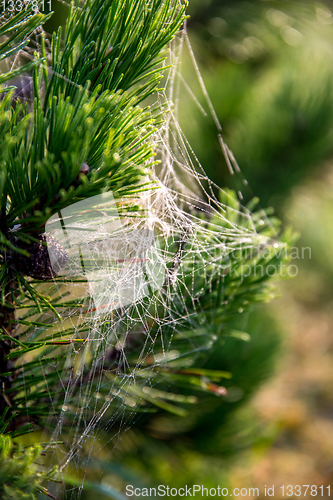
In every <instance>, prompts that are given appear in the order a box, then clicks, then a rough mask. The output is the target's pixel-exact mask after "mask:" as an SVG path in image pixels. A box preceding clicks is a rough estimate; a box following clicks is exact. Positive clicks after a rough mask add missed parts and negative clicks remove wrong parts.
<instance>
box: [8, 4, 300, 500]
mask: <svg viewBox="0 0 333 500" xmlns="http://www.w3.org/2000/svg"><path fill="white" fill-rule="evenodd" d="M23 5H24V8H22V10H21V11H20V12H14V13H13V14H12V13H8V12H4V13H3V15H2V17H1V19H0V21H1V25H0V40H1V43H0V63H1V62H3V63H4V64H3V65H2V66H1V75H0V85H1V89H0V90H1V93H2V99H1V101H0V287H1V292H0V380H1V394H0V411H1V416H0V463H1V464H4V467H2V465H1V473H0V491H1V495H2V498H4V499H10V498H17V499H19V498H22V499H23V498H24V499H25V498H26V499H30V498H31V499H33V498H35V495H36V494H37V493H38V492H41V491H44V492H45V494H49V493H48V492H47V491H46V490H45V488H44V487H43V486H42V482H43V481H44V480H45V479H50V478H51V477H53V476H54V473H55V470H54V469H53V468H52V467H51V466H50V468H48V466H44V468H43V467H42V468H41V467H40V466H38V465H37V463H36V462H37V459H38V457H39V456H40V453H41V452H42V451H43V449H44V448H45V450H46V451H48V450H49V449H50V447H52V446H54V445H55V443H53V442H52V441H51V442H50V443H46V444H43V445H41V444H40V443H38V438H37V437H36V444H35V445H34V446H29V447H27V446H25V445H23V444H21V445H19V444H18V442H20V440H21V442H24V440H23V441H22V436H23V435H24V434H26V433H32V434H31V435H32V436H33V435H34V431H36V430H41V429H42V430H44V432H49V435H50V436H51V434H52V429H54V427H55V426H56V425H57V422H59V418H60V417H59V416H60V414H61V413H62V412H64V411H66V410H67V407H66V408H65V409H64V401H65V396H66V394H65V393H66V387H65V385H66V384H63V383H60V381H59V373H61V374H62V376H63V377H65V379H66V381H67V387H68V383H69V381H70V380H71V381H72V385H71V390H72V392H71V394H70V396H71V404H72V415H70V411H69V412H68V413H67V415H68V416H67V417H66V419H63V420H62V421H61V422H62V423H61V426H62V436H66V429H67V428H68V436H69V438H68V442H66V443H63V444H60V445H59V446H63V447H65V446H68V447H69V448H70V447H71V440H72V437H70V436H71V434H70V432H71V430H72V429H73V428H74V427H75V426H76V427H75V428H76V431H75V432H76V434H75V438H76V439H77V436H78V435H79V434H80V432H83V430H82V429H81V427H80V425H82V422H79V421H78V419H76V416H75V415H76V411H77V410H78V409H79V408H80V398H81V397H82V394H81V392H80V387H82V385H84V384H90V385H89V387H90V389H91V391H90V392H91V393H97V392H98V398H99V399H98V401H96V402H95V406H94V410H92V411H94V412H95V415H96V414H99V413H98V412H99V411H101V408H103V398H105V397H106V395H107V392H105V393H103V387H104V386H105V385H106V384H104V385H102V384H101V377H102V376H104V374H105V373H106V375H105V376H106V377H107V378H108V380H109V384H112V386H113V388H115V387H117V384H119V387H118V389H117V390H118V393H117V395H118V394H121V391H125V389H124V386H123V380H124V378H121V376H122V375H123V374H124V372H125V365H126V370H127V371H128V370H129V373H130V370H131V366H133V367H136V373H137V376H138V377H139V378H140V377H141V380H146V379H147V376H148V375H147V373H148V372H149V377H152V376H154V377H156V383H161V387H162V389H163V391H165V392H164V393H163V391H162V390H161V391H159V392H158V391H157V392H156V393H150V392H149V391H142V390H140V387H141V386H140V387H139V388H137V387H135V386H127V387H126V391H127V396H126V397H127V399H128V400H129V402H128V406H129V408H130V411H131V412H133V406H135V405H137V407H138V408H139V407H140V404H141V403H140V402H142V401H145V404H146V403H150V404H153V405H155V406H156V407H158V408H160V409H163V411H172V412H174V413H176V414H178V415H185V414H186V411H185V410H184V408H182V404H180V405H178V406H177V405H173V404H170V403H168V402H166V400H167V399H168V396H167V390H168V389H167V386H168V383H170V380H172V382H173V383H174V384H177V383H178V382H177V381H179V392H182V390H184V391H185V395H184V397H183V399H182V398H181V397H180V395H179V397H178V401H180V402H181V403H182V402H185V405H186V404H189V402H190V401H192V400H191V399H189V398H188V396H186V394H187V393H188V391H189V390H195V391H198V390H199V391H201V392H203V393H205V392H206V393H207V392H211V393H212V392H213V393H216V394H217V395H218V396H221V395H222V394H223V393H224V392H223V389H222V388H220V389H219V390H218V388H217V386H216V384H215V382H218V381H219V380H220V379H221V378H223V376H225V374H223V372H216V373H215V374H213V373H208V371H206V372H205V371H200V367H199V366H198V367H194V368H193V369H192V371H191V370H186V369H184V370H182V369H183V368H188V367H189V366H190V365H191V364H193V363H194V360H195V359H196V358H195V357H194V356H191V353H189V351H188V346H186V347H185V343H184V342H183V337H184V334H185V333H186V337H187V338H190V336H191V339H192V340H191V342H192V341H193V342H194V340H195V342H196V345H197V346H198V345H199V344H200V345H201V346H204V351H205V352H206V351H207V350H209V349H212V348H213V345H214V338H215V337H216V334H218V335H229V334H230V332H231V331H232V323H233V317H234V316H235V315H236V314H237V313H238V311H239V308H240V306H241V307H242V308H245V309H246V308H248V307H249V306H250V305H251V304H252V303H253V302H259V301H265V300H267V299H268V298H269V297H270V291H269V288H268V287H267V283H266V282H267V281H269V280H270V275H269V272H268V271H266V270H267V268H268V266H269V265H275V266H279V265H280V264H281V263H283V262H284V261H286V259H287V254H286V253H285V252H281V253H280V254H276V253H274V252H273V250H272V249H273V239H274V238H275V239H274V242H275V245H276V241H277V240H276V234H277V231H278V221H276V220H275V219H272V218H267V217H266V216H265V215H263V213H262V211H258V212H257V213H256V214H254V215H253V216H252V215H251V217H250V216H249V214H250V210H252V209H253V206H252V207H247V208H245V209H244V208H242V207H241V205H240V204H239V202H238V201H237V200H236V197H235V195H234V194H232V193H227V195H226V196H225V197H224V198H221V200H220V201H221V207H222V206H223V207H224V209H223V210H221V213H222V212H223V218H222V216H221V214H219V213H216V215H211V214H209V216H207V217H206V219H203V218H202V217H201V216H200V217H199V216H198V215H197V214H194V217H195V220H196V224H199V225H201V226H202V227H203V233H202V234H203V235H205V236H203V235H198V233H197V232H195V231H192V233H191V234H190V235H189V236H186V237H185V238H183V240H181V238H180V239H179V238H178V240H177V241H173V242H172V243H170V242H169V240H168V239H166V240H165V241H166V243H165V245H169V247H168V252H169V253H168V255H170V258H169V259H168V260H167V262H166V269H167V273H166V274H167V276H172V277H174V276H175V275H176V274H177V272H180V273H183V275H182V276H183V279H182V280H180V281H179V284H177V282H175V281H174V280H171V279H166V284H165V285H164V289H163V290H164V291H163V292H161V294H163V293H165V295H167V296H168V297H169V303H168V305H169V313H168V314H169V316H168V321H165V322H164V323H163V325H162V326H160V327H159V328H158V327H157V326H156V325H157V324H158V320H159V319H160V317H161V316H162V312H161V311H162V309H163V308H161V307H160V305H158V306H156V304H158V303H159V302H160V303H162V300H160V299H158V296H157V295H158V294H157V292H152V294H154V293H155V297H157V298H156V299H155V303H154V304H155V305H154V306H152V305H151V304H149V303H148V302H147V303H145V302H142V303H141V304H140V305H138V307H137V312H136V317H135V320H136V324H138V323H139V321H140V318H141V317H143V316H144V313H143V311H148V312H149V314H148V313H147V316H149V318H150V319H149V321H150V323H149V322H147V324H148V323H149V325H148V327H149V328H150V335H151V336H153V333H154V332H155V333H156V339H157V337H158V339H159V340H156V342H155V344H154V346H155V347H154V349H156V350H158V348H159V347H158V346H160V350H161V352H162V344H163V342H165V339H166V338H169V342H170V338H171V330H172V328H173V331H174V330H175V327H174V326H172V327H171V326H170V324H171V320H170V317H171V313H172V315H173V322H174V323H178V324H177V332H178V336H177V335H174V340H173V342H174V346H176V347H177V352H178V353H179V361H178V362H175V361H173V363H171V364H170V365H169V364H168V363H167V361H165V362H164V365H163V366H162V368H161V369H160V370H158V371H157V370H156V364H155V365H154V364H153V362H152V361H151V359H152V357H151V356H149V355H148V354H149V353H147V352H146V354H145V357H143V356H142V352H143V350H144V349H145V346H146V344H147V338H148V337H147V338H146V337H145V336H144V332H145V331H146V330H147V328H148V327H147V325H145V324H143V325H142V327H141V330H140V329H139V330H138V329H136V330H135V329H134V330H131V329H130V328H131V327H130V325H129V326H127V331H126V332H123V333H124V335H125V333H126V335H127V336H126V337H124V336H123V337H122V338H123V339H124V338H125V342H123V344H122V347H120V346H119V343H118V344H117V345H116V344H115V345H114V346H113V347H106V346H105V345H104V344H103V343H101V344H100V346H99V349H100V351H98V349H97V351H98V352H97V354H96V353H95V354H94V356H95V357H94V358H93V360H94V361H91V359H92V356H91V352H90V351H89V350H87V351H85V355H84V356H83V355H81V354H80V352H81V350H82V351H83V350H84V344H85V343H86V342H85V341H86V339H87V335H88V334H87V331H88V330H89V328H91V326H89V325H88V326H87V324H86V323H85V322H81V323H77V324H75V322H74V323H73V322H72V323H68V321H67V319H68V318H69V317H71V318H75V315H76V314H77V311H80V310H82V308H84V307H85V302H84V298H82V299H81V298H80V297H79V298H78V297H76V298H68V297H67V294H66V293H63V292H62V290H63V289H62V288H61V286H66V283H67V282H68V278H66V277H65V278H63V277H62V276H61V272H62V270H63V269H64V268H66V265H67V263H68V260H69V256H68V254H67V252H66V250H65V249H64V248H63V247H62V245H61V244H60V243H59V242H58V241H57V240H56V239H53V240H52V236H51V237H50V238H49V239H48V241H47V242H46V237H45V224H46V223H47V221H48V220H49V219H50V218H51V217H52V216H54V215H55V214H58V213H60V212H61V210H63V209H65V208H67V207H70V206H72V205H74V204H75V203H77V202H80V201H83V200H86V199H89V198H92V197H94V196H97V195H100V194H102V193H106V192H112V195H113V197H114V199H115V201H116V202H117V203H118V211H119V214H120V216H124V217H125V216H126V217H133V218H135V219H137V218H138V217H143V218H144V217H145V208H144V207H143V206H140V202H139V201H138V200H139V199H140V196H141V195H142V193H148V192H152V193H153V192H155V191H156V190H158V189H159V188H160V184H159V181H158V179H157V177H156V176H155V174H154V173H153V172H154V165H155V163H156V140H155V139H154V137H155V134H156V131H157V130H158V127H159V126H160V124H161V123H162V121H163V116H161V114H162V112H161V110H160V107H158V106H155V105H148V104H147V103H148V102H150V100H149V99H150V98H151V96H152V95H154V94H156V92H157V91H158V87H159V84H160V81H161V75H162V70H163V64H164V55H165V54H164V51H165V49H166V47H167V45H168V43H169V42H170V41H171V40H172V39H173V38H174V36H175V34H176V33H177V31H178V30H179V29H180V28H181V26H182V24H183V21H184V16H185V7H186V5H185V3H184V4H183V5H181V3H180V2H178V1H176V0H149V1H147V0H87V1H84V2H80V1H78V0H75V1H73V2H72V3H71V4H70V5H69V14H68V18H67V23H66V28H65V31H64V33H62V32H61V28H59V29H58V31H57V32H56V33H53V34H52V36H51V38H47V37H46V36H45V34H44V32H43V31H42V30H41V26H42V25H43V24H44V23H45V22H46V21H47V20H48V18H49V17H50V16H51V14H43V13H40V12H39V11H38V10H36V9H35V10H34V8H33V4H32V3H31V2H29V1H28V2H26V3H24V4H23ZM36 40H38V44H37V45H38V47H39V50H38V51H36V52H34V53H33V56H32V57H31V59H30V60H29V61H28V62H26V60H24V57H22V54H30V55H31V54H32V51H31V46H32V45H33V44H32V41H35V42H36ZM15 57H19V58H20V61H21V63H20V65H19V66H17V65H16V66H15V69H6V70H5V71H2V70H3V69H4V68H10V67H11V62H12V61H13V58H15ZM13 67H14V66H13ZM22 75H32V76H31V79H32V80H31V81H32V84H31V96H30V99H29V102H28V103H24V102H21V101H22V99H20V96H19V93H18V89H17V88H16V86H15V84H11V82H13V81H16V80H15V78H18V77H20V76H22ZM133 200H134V201H133ZM241 213H242V216H236V215H235V214H241ZM262 217H266V218H265V222H264V223H263V221H262ZM171 218H172V217H171V216H170V217H169V220H170V219H171ZM184 220H185V219H184ZM201 226H200V227H201ZM230 228H231V230H232V231H234V233H230V232H229V233H228V235H229V236H228V237H227V236H224V237H223V238H224V239H223V241H224V244H225V245H228V244H230V242H231V240H232V238H231V236H232V234H233V235H235V234H236V235H237V234H239V236H241V235H242V234H243V235H244V234H247V235H248V238H250V239H251V238H252V240H251V241H252V243H251V244H252V245H255V244H256V242H257V241H258V237H259V235H261V237H262V238H263V239H264V240H265V241H266V246H265V253H264V254H258V255H256V256H253V255H251V256H250V257H249V255H248V254H246V252H243V253H241V254H239V255H238V257H237V259H233V258H231V259H230V255H229V257H228V256H226V255H222V254H221V255H218V256H216V257H214V259H215V260H214V259H213V260H212V262H211V269H210V273H211V274H210V279H209V280H207V278H206V276H205V277H202V275H200V273H197V271H198V270H200V269H201V268H202V266H203V262H204V261H205V265H206V262H207V261H208V259H210V258H211V256H210V249H211V248H213V246H214V244H215V243H216V241H217V239H218V238H220V235H221V234H222V235H223V234H224V233H225V232H226V231H227V230H228V231H230ZM236 228H237V230H236ZM239 228H242V231H243V233H241V232H240V229H239ZM237 231H238V233H237ZM208 234H209V235H210V236H207V235H208ZM228 238H229V239H228ZM290 239H291V236H290V234H289V233H285V234H284V235H282V236H281V237H280V241H279V243H278V244H279V245H282V246H283V248H285V247H287V246H288V243H289V242H290ZM247 241H249V239H248V240H247ZM260 241H261V240H260ZM50 246H52V252H53V254H56V255H57V259H56V260H57V264H58V267H57V268H56V269H55V268H54V266H52V265H51V262H50V256H49V251H48V250H49V247H50ZM194 247H196V248H202V249H203V251H202V254H201V255H200V254H198V252H197V253H196V255H195V256H194V258H193V256H192V254H191V252H192V253H193V248H194ZM165 248H166V246H165V247H164V248H163V247H162V250H163V251H164V250H165ZM186 256H187V261H186V262H185V260H186ZM182 259H184V262H185V264H186V265H185V264H184V269H185V268H186V270H184V269H183V270H182ZM223 259H225V260H228V266H229V268H230V269H232V272H228V273H226V272H225V269H226V266H225V265H224V260H223ZM217 261H218V265H217ZM245 261H246V262H247V263H248V265H249V266H250V269H251V270H253V267H254V265H255V264H256V263H257V261H260V264H261V265H262V267H263V269H264V270H265V271H264V273H263V274H262V275H261V277H258V276H256V275H254V274H253V272H252V273H247V276H246V277H244V276H241V274H240V273H239V272H238V270H239V266H240V264H241V263H242V262H245ZM189 266H192V267H191V269H190V271H189ZM186 273H187V274H186ZM197 276H199V277H198V278H197ZM189 290H190V292H189ZM198 304H200V308H199V307H198ZM244 304H245V305H244ZM171 306H172V307H171ZM163 313H164V312H163ZM153 315H155V316H154V317H153ZM125 316H126V314H125ZM152 318H153V319H152ZM73 321H74V320H73ZM129 323H130V322H129ZM123 324H124V320H123ZM108 325H110V318H109V319H108V318H106V319H105V320H104V323H103V321H99V328H100V331H101V332H102V333H103V328H104V329H105V328H108V327H109V326H108ZM154 328H155V330H154ZM182 332H183V333H182ZM172 335H173V333H172ZM193 345H194V344H193ZM125 350H126V356H125V355H124V352H125ZM87 352H88V354H87ZM89 353H90V354H89ZM103 353H104V354H103ZM80 356H81V358H80ZM125 358H126V362H125ZM184 358H186V359H187V361H186V362H185V364H184ZM156 359H157V357H156V358H155V363H156ZM50 360H52V362H50ZM71 363H72V365H71ZM80 363H81V365H80V366H81V367H82V366H83V368H82V374H81V375H80V376H81V379H80V382H78V381H77V380H76V381H73V380H74V378H73V375H72V371H73V370H72V368H73V367H74V365H75V369H76V370H77V366H78V364H80ZM106 363H107V364H108V367H107V368H106ZM55 367H56V368H55ZM138 367H140V368H142V370H141V371H140V370H138ZM71 370H72V371H71ZM66 373H68V375H65V374H66ZM119 374H120V375H119ZM118 375H119V380H118V378H117V377H118ZM201 376H202V377H204V380H205V383H202V380H201ZM207 377H211V380H212V381H214V383H212V382H211V381H208V382H207ZM168 380H169V382H167V384H165V382H166V381H168ZM200 380H201V382H200ZM175 381H176V382H175ZM163 384H164V385H163ZM184 388H185V389H184ZM113 393H115V389H114V392H113ZM128 394H129V396H128ZM163 394H164V395H163ZM126 397H125V396H124V397H122V399H121V403H120V402H119V406H120V404H121V405H122V406H124V404H125V405H126V404H127V399H126ZM186 398H187V399H186ZM171 399H172V398H171ZM176 400H177V399H176ZM133 401H134V404H133ZM75 408H76V409H75ZM82 408H83V406H82ZM116 410H117V399H115V401H114V405H113V411H114V412H116ZM85 411H86V410H85ZM88 411H89V410H87V412H88ZM110 411H111V410H110V408H109V409H108V412H109V413H105V414H104V413H103V412H102V411H101V414H102V415H103V418H105V419H106V420H107V419H110ZM87 414H88V413H87ZM87 418H88V417H86V416H85V419H86V420H87ZM82 420H83V419H82ZM95 420H96V419H95ZM99 420H102V417H100V418H99ZM96 421H97V420H96ZM36 436H37V434H36ZM45 450H44V451H45ZM73 454H74V455H75V453H73Z"/></svg>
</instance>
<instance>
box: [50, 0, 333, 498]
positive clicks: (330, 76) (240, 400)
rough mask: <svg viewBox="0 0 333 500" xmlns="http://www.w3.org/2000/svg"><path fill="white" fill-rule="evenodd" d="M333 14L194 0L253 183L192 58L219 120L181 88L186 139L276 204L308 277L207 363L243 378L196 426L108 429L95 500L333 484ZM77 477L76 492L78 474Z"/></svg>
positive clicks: (292, 4)
mask: <svg viewBox="0 0 333 500" xmlns="http://www.w3.org/2000/svg"><path fill="white" fill-rule="evenodd" d="M331 9H332V10H333V4H331V3H330V2H326V3H323V2H314V1H306V0H305V1H304V0H303V1H295V0H294V1H270V0H265V1H260V0H258V1H239V0H232V1H225V0H190V6H189V14H190V16H191V17H190V19H189V20H188V34H189V38H190V41H191V44H192V46H193V50H194V53H195V55H196V57H197V61H198V65H199V67H200V71H201V74H202V77H203V79H204V82H205V84H206V86H207V89H208V92H209V95H210V98H211V100H212V103H213V106H214V108H215V110H216V112H217V116H218V118H219V121H220V122H221V124H222V127H223V137H224V139H225V141H226V143H227V144H228V146H229V147H230V149H231V150H232V151H233V153H234V155H235V157H236V159H237V161H238V163H239V165H240V168H241V170H242V174H241V176H239V175H238V176H235V178H234V177H232V176H230V174H229V172H228V169H227V167H226V164H225V161H224V159H223V155H222V152H221V149H220V146H219V142H218V139H217V129H216V126H215V124H214V121H213V119H212V118H211V117H210V116H209V113H208V109H207V104H206V102H205V100H204V98H203V96H202V93H201V91H200V87H199V83H198V81H197V78H196V75H195V71H194V68H193V65H192V63H191V60H190V57H189V54H188V52H187V51H186V48H184V54H183V63H182V76H183V78H184V79H185V81H186V84H187V86H188V87H189V88H190V89H191V91H192V93H193V94H194V95H195V96H196V99H197V100H198V103H199V104H200V106H202V107H203V108H204V109H205V110H206V111H207V113H208V115H207V116H206V115H204V114H203V113H202V112H201V111H200V109H199V107H200V106H198V103H197V102H195V100H194V99H193V98H192V96H191V93H190V92H189V91H188V88H187V87H186V86H181V89H180V96H179V102H180V106H179V113H180V115H179V120H180V124H181V126H182V129H183V131H184V133H185V135H186V137H187V138H188V140H189V143H190V144H191V145H192V146H193V148H194V151H195V154H196V155H197V157H198V158H199V160H200V162H201V164H202V166H203V168H204V170H205V171H206V173H207V175H208V177H210V178H211V179H212V180H213V181H214V182H215V183H216V184H217V185H219V186H221V187H225V186H226V187H231V188H236V189H238V183H239V180H240V179H241V180H242V179H246V180H247V181H248V183H249V189H248V191H247V192H245V193H244V195H245V196H246V197H247V198H248V199H249V198H250V197H251V196H253V195H255V196H259V198H260V200H261V205H262V206H263V207H267V206H272V207H274V209H275V211H276V212H277V214H278V216H279V217H280V218H281V219H282V220H283V223H284V224H285V225H288V224H291V225H292V226H293V227H294V229H295V230H296V231H299V232H300V234H301V236H300V239H299V241H298V246H299V247H300V248H301V247H309V248H311V255H310V258H309V252H307V253H306V256H307V258H304V259H299V260H297V262H296V261H293V264H296V265H297V266H298V274H297V276H296V278H294V279H293V280H288V281H284V282H281V283H280V284H279V295H280V298H279V299H276V300H275V301H274V302H273V303H271V304H269V305H267V306H264V307H263V306H260V308H259V307H258V308H255V309H254V310H253V312H252V313H251V314H250V315H249V317H245V316H244V318H242V319H241V321H242V322H244V324H246V327H244V328H246V331H248V332H249V333H250V336H251V338H250V340H249V341H248V342H244V341H242V340H239V339H235V338H230V339H228V341H226V342H225V343H223V344H222V343H221V345H219V346H218V347H217V349H216V351H215V352H214V353H213V354H212V355H211V357H210V359H208V360H207V361H206V364H205V366H206V367H207V368H215V369H220V370H227V371H229V370H230V371H231V372H232V373H233V378H232V379H231V380H227V381H226V384H225V385H226V387H227V388H228V391H229V392H228V396H226V397H218V396H215V395H212V396H210V397H207V400H206V401H205V402H204V403H205V404H202V405H200V407H198V408H196V409H195V410H193V412H192V413H191V414H190V415H188V417H186V418H184V417H179V416H177V415H172V414H166V413H163V412H157V413H154V414H147V415H145V416H142V417H140V418H137V417H136V418H135V420H134V422H133V423H131V424H130V425H129V428H128V430H127V431H126V432H124V433H123V434H122V435H121V438H120V439H117V438H112V432H114V433H116V430H113V431H112V430H105V432H104V433H101V434H100V436H99V438H98V439H97V440H96V441H95V442H94V445H91V446H93V452H92V453H91V452H90V456H94V457H95V458H93V459H91V461H90V462H88V463H87V464H85V467H84V469H85V481H86V483H87V484H86V489H85V491H84V493H83V496H82V498H83V499H84V500H87V499H90V498H92V495H93V494H95V493H98V495H99V498H101V499H103V498H112V497H114V498H115V496H114V495H116V494H115V493H114V491H115V490H116V491H123V492H124V487H125V485H126V484H133V485H137V486H140V487H149V486H156V485H159V484H170V485H172V486H173V487H180V486H184V485H185V484H188V485H191V484H203V485H204V486H206V487H209V488H210V487H217V485H221V486H228V487H230V488H235V487H240V488H241V487H245V488H249V487H258V488H260V491H261V493H262V494H261V495H260V498H263V497H264V486H265V485H268V486H269V485H272V484H275V488H276V491H277V493H276V495H275V497H276V498H282V496H281V495H280V493H279V492H281V490H280V489H279V487H280V486H281V485H297V484H310V485H312V484H313V485H318V486H320V485H325V486H327V485H329V484H330V482H331V480H332V479H333V451H332V450H333V390H332V387H333V384H332V382H333V370H332V366H333V365H332V362H333V335H332V326H333V312H332V311H333V307H332V306H333V291H332V284H333V257H332V255H333V223H332V217H333V140H332V139H333V86H332V83H333V64H332V63H333V16H332V12H331ZM51 29H53V27H50V28H49V30H51ZM240 329H242V328H240ZM115 445H116V446H115ZM96 470H97V471H98V472H96ZM69 474H71V475H72V478H73V482H75V478H76V477H77V474H78V471H77V470H73V471H69ZM94 492H95V493H94ZM279 495H280V496H279ZM198 497H200V495H198ZM243 498H247V497H246V496H243ZM324 498H325V496H324Z"/></svg>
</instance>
